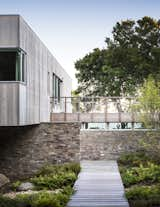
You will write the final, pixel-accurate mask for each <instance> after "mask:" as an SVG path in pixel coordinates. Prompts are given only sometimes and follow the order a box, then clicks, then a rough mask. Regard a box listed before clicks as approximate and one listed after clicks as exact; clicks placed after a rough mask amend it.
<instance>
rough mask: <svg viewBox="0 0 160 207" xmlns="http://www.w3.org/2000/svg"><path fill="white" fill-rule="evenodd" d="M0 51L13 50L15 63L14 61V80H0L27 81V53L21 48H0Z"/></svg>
mask: <svg viewBox="0 0 160 207" xmlns="http://www.w3.org/2000/svg"><path fill="white" fill-rule="evenodd" d="M1 52H15V53H16V60H15V61H16V63H15V78H14V80H0V82H22V83H26V82H27V64H26V63H27V62H26V59H27V55H26V52H25V51H24V50H22V49H21V48H0V53H1Z"/></svg>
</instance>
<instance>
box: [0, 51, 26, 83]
mask: <svg viewBox="0 0 160 207" xmlns="http://www.w3.org/2000/svg"><path fill="white" fill-rule="evenodd" d="M0 81H22V82H25V54H24V53H23V52H22V51H0Z"/></svg>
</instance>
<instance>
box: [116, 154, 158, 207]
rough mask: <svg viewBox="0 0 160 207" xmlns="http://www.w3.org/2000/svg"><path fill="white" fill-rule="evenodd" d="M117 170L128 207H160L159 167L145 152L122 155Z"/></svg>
mask: <svg viewBox="0 0 160 207" xmlns="http://www.w3.org/2000/svg"><path fill="white" fill-rule="evenodd" d="M118 163H119V168H120V173H121V177H122V180H123V183H124V186H125V189H126V197H127V198H128V200H129V204H130V207H153V206H154V207H156V206H160V165H159V164H158V163H157V159H155V160H154V159H153V157H152V159H151V158H150V156H149V157H148V155H146V154H145V152H142V151H139V152H136V153H128V154H124V155H122V156H121V157H120V159H119V161H118Z"/></svg>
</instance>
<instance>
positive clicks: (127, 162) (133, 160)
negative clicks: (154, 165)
mask: <svg viewBox="0 0 160 207" xmlns="http://www.w3.org/2000/svg"><path fill="white" fill-rule="evenodd" d="M146 160H147V161H153V160H152V159H151V157H150V156H148V155H147V154H146V152H145V151H141V150H139V151H137V152H134V153H125V154H122V155H121V157H120V158H119V160H118V163H119V164H120V165H122V166H123V165H124V166H128V167H135V166H139V165H140V164H145V163H146Z"/></svg>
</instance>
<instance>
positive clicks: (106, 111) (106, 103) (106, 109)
mask: <svg viewBox="0 0 160 207" xmlns="http://www.w3.org/2000/svg"><path fill="white" fill-rule="evenodd" d="M107 113H108V98H105V123H107V122H108V120H107Z"/></svg>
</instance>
